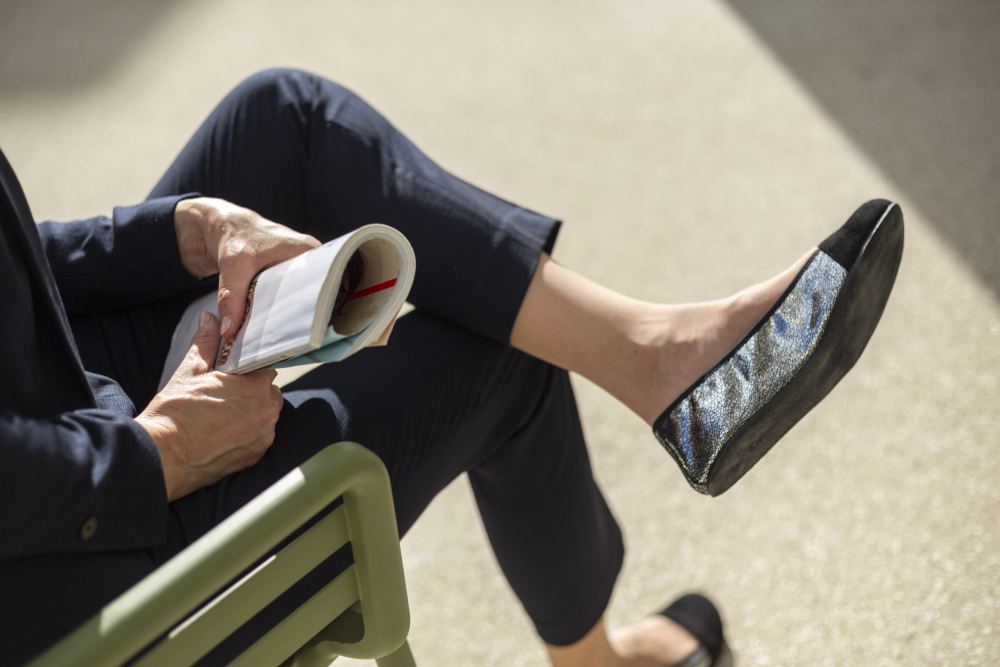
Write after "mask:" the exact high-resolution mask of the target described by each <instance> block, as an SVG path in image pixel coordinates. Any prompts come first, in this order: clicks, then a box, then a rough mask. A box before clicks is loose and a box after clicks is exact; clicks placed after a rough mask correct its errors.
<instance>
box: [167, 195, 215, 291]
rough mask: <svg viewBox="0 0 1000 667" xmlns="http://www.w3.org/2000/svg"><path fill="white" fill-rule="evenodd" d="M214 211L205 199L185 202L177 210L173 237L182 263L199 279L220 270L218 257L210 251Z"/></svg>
mask: <svg viewBox="0 0 1000 667" xmlns="http://www.w3.org/2000/svg"><path fill="white" fill-rule="evenodd" d="M212 210H213V209H212V208H211V206H209V205H208V203H207V200H206V199H205V198H204V197H194V198H192V199H182V200H180V201H179V202H177V205H176V206H175V207H174V234H175V236H176V237H177V251H178V254H179V255H180V258H181V264H182V265H183V266H184V268H185V269H186V270H187V272H188V273H190V274H191V275H193V276H195V277H196V278H205V277H207V276H210V275H212V274H214V273H216V272H217V271H218V268H217V266H216V261H215V257H214V256H213V254H212V253H211V252H209V239H210V238H211V236H212V235H211V234H210V231H211V227H212V225H213V224H214V223H213V216H212Z"/></svg>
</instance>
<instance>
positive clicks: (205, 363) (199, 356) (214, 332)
mask: <svg viewBox="0 0 1000 667" xmlns="http://www.w3.org/2000/svg"><path fill="white" fill-rule="evenodd" d="M218 352H219V320H218V319H216V317H215V315H213V314H212V313H210V312H208V311H205V312H203V313H202V314H201V320H200V321H199V323H198V331H197V332H196V333H195V335H194V338H192V339H191V349H190V350H188V354H187V359H186V360H185V365H191V366H193V368H192V370H193V371H194V372H196V373H206V372H208V371H210V370H212V367H213V366H215V355H216V354H218Z"/></svg>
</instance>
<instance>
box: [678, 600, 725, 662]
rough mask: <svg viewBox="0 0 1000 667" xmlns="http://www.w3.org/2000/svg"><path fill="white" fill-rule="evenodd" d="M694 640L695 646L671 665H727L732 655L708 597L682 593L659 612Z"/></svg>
mask: <svg viewBox="0 0 1000 667" xmlns="http://www.w3.org/2000/svg"><path fill="white" fill-rule="evenodd" d="M660 616H665V617H667V618H669V619H670V620H671V621H673V622H674V623H676V624H677V625H679V626H681V627H682V628H684V629H685V630H687V631H688V632H689V633H691V635H692V636H693V637H694V638H695V639H697V640H698V648H696V649H695V650H694V651H692V652H691V653H690V654H689V655H688V656H687V657H686V658H684V659H683V660H681V661H680V662H678V663H674V664H673V665H671V667H728V666H729V665H732V664H733V655H732V653H731V652H730V651H729V645H728V644H726V637H725V635H724V634H723V632H722V619H721V618H720V617H719V610H718V609H716V608H715V605H714V604H712V601H711V600H709V599H708V598H706V597H705V596H703V595H698V594H697V593H688V594H687V595H683V596H681V597H679V598H677V599H676V600H674V601H673V602H671V603H670V605H669V606H668V607H667V608H666V609H664V610H663V611H661V612H660Z"/></svg>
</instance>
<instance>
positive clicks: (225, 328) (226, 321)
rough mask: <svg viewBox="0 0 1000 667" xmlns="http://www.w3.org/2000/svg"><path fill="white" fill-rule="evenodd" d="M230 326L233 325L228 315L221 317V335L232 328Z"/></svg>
mask: <svg viewBox="0 0 1000 667" xmlns="http://www.w3.org/2000/svg"><path fill="white" fill-rule="evenodd" d="M232 324H233V318H231V317H229V315H226V316H225V317H223V318H222V331H223V333H224V332H226V331H229V327H230V326H232Z"/></svg>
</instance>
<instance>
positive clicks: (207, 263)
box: [174, 197, 320, 337]
mask: <svg viewBox="0 0 1000 667" xmlns="http://www.w3.org/2000/svg"><path fill="white" fill-rule="evenodd" d="M174 230H175V231H176V233H177V247H178V249H179V250H180V256H181V263H182V264H183V265H184V268H185V269H187V270H188V272H189V273H190V274H191V275H193V276H196V277H198V278H204V277H206V276H210V275H212V274H214V273H218V274H219V315H220V316H221V317H222V325H221V334H222V335H223V336H228V337H232V336H235V335H236V332H237V331H239V329H240V325H241V324H242V323H243V313H244V310H245V308H246V298H247V290H248V289H249V287H250V281H251V280H253V277H254V276H255V275H257V274H258V273H259V272H260V271H261V269H266V268H267V267H269V266H272V265H274V264H277V263H278V262H281V261H284V260H286V259H289V258H291V257H295V256H296V255H300V254H302V253H303V252H305V251H306V250H311V249H312V248H315V247H317V246H318V245H319V244H320V243H319V241H318V240H317V239H315V238H314V237H312V236H309V235H308V234H300V233H298V232H297V231H295V230H294V229H289V228H288V227H285V226H284V225H279V224H278V223H276V222H271V221H270V220H267V219H266V218H263V217H261V216H260V215H258V214H257V213H254V212H253V211H251V210H250V209H247V208H243V207H242V206H237V205H236V204H232V203H230V202H228V201H225V200H224V199H215V198H212V197H196V198H194V199H183V200H181V201H180V202H178V203H177V207H176V208H175V209H174Z"/></svg>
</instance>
